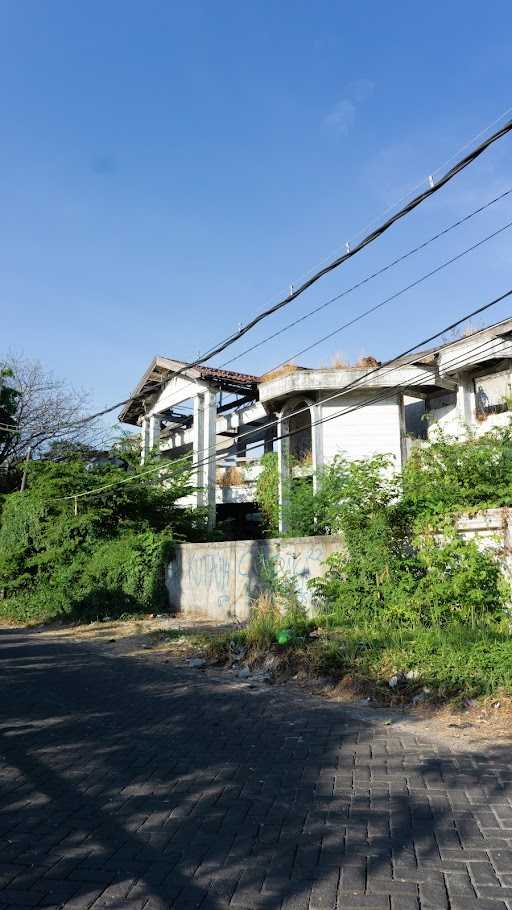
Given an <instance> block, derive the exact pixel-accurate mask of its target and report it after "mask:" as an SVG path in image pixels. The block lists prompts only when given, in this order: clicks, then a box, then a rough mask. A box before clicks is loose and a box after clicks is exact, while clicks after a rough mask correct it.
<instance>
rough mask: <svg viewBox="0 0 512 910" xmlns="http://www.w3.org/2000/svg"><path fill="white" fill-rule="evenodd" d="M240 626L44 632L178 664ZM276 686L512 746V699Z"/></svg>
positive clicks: (402, 723)
mask: <svg viewBox="0 0 512 910" xmlns="http://www.w3.org/2000/svg"><path fill="white" fill-rule="evenodd" d="M236 628H237V626H234V625H227V624H224V625H222V624H219V623H216V622H214V621H212V620H207V619H205V620H197V619H194V620H191V619H189V620H187V619H184V618H181V617H179V618H178V617H167V616H166V617H150V618H144V619H134V620H126V621H107V622H97V623H91V624H88V625H82V626H79V625H74V626H67V627H66V626H64V627H61V628H55V627H52V628H51V629H49V628H46V627H39V628H38V629H37V631H38V632H39V634H41V635H42V636H43V637H45V636H52V637H54V636H55V634H56V633H57V634H58V637H59V638H63V639H65V640H69V641H73V640H75V641H77V642H83V641H84V640H88V639H89V640H91V641H92V640H94V642H95V643H96V644H101V645H102V650H104V651H105V653H106V654H109V653H110V654H111V655H112V656H118V655H120V654H123V655H126V656H130V657H137V658H140V659H143V660H150V661H173V662H176V661H177V662H184V663H188V661H189V660H190V659H193V658H194V656H197V655H198V654H201V653H202V652H203V651H204V649H205V648H206V644H207V639H208V637H211V636H212V635H222V634H225V633H226V632H229V631H230V630H231V629H233V630H235V629H236ZM238 628H239V627H238ZM197 672H202V673H208V674H213V675H214V676H216V677H218V676H219V674H220V675H221V676H222V678H223V679H224V680H230V681H231V683H232V685H233V686H242V687H243V686H250V685H253V683H252V682H251V680H250V679H248V680H241V679H239V678H238V675H237V674H236V673H234V672H233V671H232V670H231V671H230V670H229V669H225V668H221V667H218V666H211V665H207V666H206V667H200V668H198V670H197ZM273 685H274V686H279V687H282V686H288V687H291V688H293V689H297V688H300V689H301V690H302V691H308V692H311V694H314V695H322V696H323V697H325V698H326V699H329V700H330V701H337V702H342V703H343V704H344V705H345V706H346V707H347V708H349V709H350V713H351V715H352V716H353V717H355V718H358V719H361V720H363V719H365V718H367V717H369V716H370V717H372V718H374V719H375V720H380V721H381V722H383V723H385V724H389V725H391V724H392V725H393V727H398V728H400V729H403V730H407V729H408V727H409V726H411V725H413V726H414V729H415V730H416V731H417V732H420V731H421V733H422V734H424V735H427V736H428V735H435V736H438V737H439V736H441V737H443V738H445V739H446V740H447V741H449V743H450V746H451V747H452V748H453V747H454V746H455V747H456V746H457V744H458V747H459V748H465V747H471V746H472V745H474V744H475V743H479V744H480V743H484V742H486V743H495V742H497V741H500V742H503V741H507V740H511V741H512V699H511V698H508V697H507V696H505V697H503V696H502V697H492V698H487V699H478V700H475V701H471V702H470V703H467V704H466V705H464V706H463V707H457V706H453V705H445V706H434V705H417V706H412V705H407V706H401V707H387V706H383V705H379V704H378V703H376V702H373V703H372V702H371V701H370V702H368V701H367V699H362V698H361V697H359V696H357V695H354V693H353V692H352V691H351V690H350V689H347V688H345V687H344V686H343V685H333V684H332V682H328V681H326V680H325V679H314V678H313V679H312V678H310V677H309V678H308V677H304V678H301V676H300V674H298V675H296V676H294V677H292V678H290V677H288V678H279V679H277V680H276V681H275V682H274V683H273Z"/></svg>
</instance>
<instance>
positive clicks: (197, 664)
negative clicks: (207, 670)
mask: <svg viewBox="0 0 512 910" xmlns="http://www.w3.org/2000/svg"><path fill="white" fill-rule="evenodd" d="M188 665H189V667H191V668H192V669H193V670H201V668H202V667H206V661H205V659H204V657H192V658H191V659H190V660H189V662H188Z"/></svg>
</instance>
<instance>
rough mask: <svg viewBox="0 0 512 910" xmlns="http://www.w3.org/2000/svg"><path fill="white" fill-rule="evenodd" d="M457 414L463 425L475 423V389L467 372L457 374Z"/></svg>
mask: <svg viewBox="0 0 512 910" xmlns="http://www.w3.org/2000/svg"><path fill="white" fill-rule="evenodd" d="M457 416H458V418H459V421H460V423H461V424H463V426H471V425H472V424H474V423H475V390H474V385H473V380H472V378H471V376H469V375H468V374H467V373H458V374H457Z"/></svg>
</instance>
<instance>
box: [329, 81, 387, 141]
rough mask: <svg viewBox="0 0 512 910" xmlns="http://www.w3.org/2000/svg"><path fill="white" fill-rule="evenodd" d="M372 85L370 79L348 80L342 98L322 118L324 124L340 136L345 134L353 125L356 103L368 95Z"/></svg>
mask: <svg viewBox="0 0 512 910" xmlns="http://www.w3.org/2000/svg"><path fill="white" fill-rule="evenodd" d="M374 87H375V86H374V83H373V82H371V81H370V79H356V80H355V81H354V82H349V84H348V85H347V86H346V87H345V91H344V96H343V98H341V100H340V101H338V102H337V103H336V104H335V105H334V107H333V109H332V111H331V112H330V113H329V114H327V116H326V117H325V118H324V125H325V126H327V127H329V128H330V129H333V130H335V131H336V132H337V133H339V134H340V135H341V136H347V135H348V133H349V132H350V130H351V129H352V127H353V125H354V122H355V119H356V110H357V107H358V105H359V104H362V103H363V102H364V101H366V100H367V98H369V97H370V95H371V94H372V92H373V90H374Z"/></svg>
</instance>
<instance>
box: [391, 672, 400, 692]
mask: <svg viewBox="0 0 512 910" xmlns="http://www.w3.org/2000/svg"><path fill="white" fill-rule="evenodd" d="M399 682H400V677H399V676H397V675H395V676H392V677H391V679H390V680H389V682H388V686H389V688H390V689H396V687H397V686H398V683H399Z"/></svg>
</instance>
